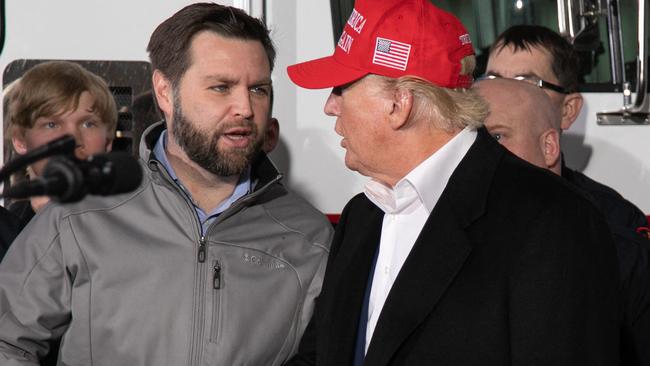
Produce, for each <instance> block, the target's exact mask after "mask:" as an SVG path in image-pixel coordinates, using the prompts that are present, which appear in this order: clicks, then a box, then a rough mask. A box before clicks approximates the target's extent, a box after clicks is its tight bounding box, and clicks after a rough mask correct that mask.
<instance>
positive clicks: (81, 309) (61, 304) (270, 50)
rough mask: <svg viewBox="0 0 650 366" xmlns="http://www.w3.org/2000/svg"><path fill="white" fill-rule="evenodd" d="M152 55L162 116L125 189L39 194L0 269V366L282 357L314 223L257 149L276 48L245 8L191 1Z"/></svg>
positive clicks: (302, 291)
mask: <svg viewBox="0 0 650 366" xmlns="http://www.w3.org/2000/svg"><path fill="white" fill-rule="evenodd" d="M147 49H148V51H149V54H150V58H151V63H152V69H153V70H154V72H153V77H152V81H153V90H154V92H155V96H156V100H157V102H158V106H159V108H160V110H161V111H162V112H163V115H164V117H165V120H164V121H163V122H160V123H158V124H156V125H153V126H151V127H150V128H149V129H148V130H147V131H146V132H145V135H144V137H143V139H142V142H141V147H140V156H141V158H142V165H143V169H144V178H143V182H142V184H141V186H140V187H139V188H138V189H137V190H135V191H134V192H131V193H127V194H121V195H115V196H110V197H97V196H89V197H88V198H86V199H85V200H83V201H81V202H79V203H74V204H68V205H60V204H50V205H48V206H47V207H45V208H44V209H43V210H42V212H39V214H38V215H37V216H36V217H35V218H34V219H33V220H32V221H31V222H30V224H29V225H28V226H27V227H26V228H25V230H24V231H23V232H22V233H21V234H20V236H19V237H18V238H17V239H16V241H15V242H14V244H13V245H12V247H11V248H10V250H9V252H8V253H7V256H6V257H5V259H4V261H3V262H2V264H0V364H2V365H36V364H38V362H39V359H40V358H41V357H43V356H44V355H45V354H47V352H48V350H49V345H50V343H51V341H53V340H56V339H58V338H61V346H60V352H59V359H58V364H59V365H84V366H87V365H129V366H138V365H199V364H201V365H203V364H209V365H278V364H281V363H282V362H283V361H284V360H286V359H287V358H289V357H290V356H291V355H292V354H294V353H295V352H296V349H297V346H298V341H299V340H300V337H301V335H302V333H303V331H304V328H305V327H306V324H307V321H308V320H309V318H310V316H311V312H312V308H313V300H314V298H315V296H316V295H317V294H318V293H319V291H320V286H321V280H322V276H323V271H324V267H325V263H326V257H327V253H328V248H329V242H330V239H331V233H332V231H331V227H330V225H329V223H328V222H327V220H326V219H325V217H324V216H323V215H322V214H320V213H319V212H318V211H317V210H316V209H314V208H313V207H312V206H310V205H309V204H308V203H307V202H306V201H304V200H303V199H301V198H299V197H297V196H296V195H294V194H292V193H290V192H288V191H287V190H286V189H285V187H284V186H283V185H282V184H281V183H280V180H281V178H282V175H281V174H280V173H278V171H277V170H276V169H275V167H274V166H273V164H272V163H271V162H270V160H269V159H268V158H267V157H266V155H265V154H264V153H263V150H268V148H269V146H270V145H272V144H273V141H276V140H277V133H278V129H277V124H276V123H275V121H273V120H272V119H271V118H270V108H271V94H272V85H271V71H272V69H273V62H274V58H275V50H274V47H273V44H272V42H271V40H270V38H269V35H268V30H267V29H266V27H265V26H264V25H263V23H262V22H260V21H259V20H257V19H254V18H251V17H249V16H248V15H246V14H245V13H244V12H242V11H241V10H238V9H235V8H230V7H223V6H220V5H216V4H207V3H204V4H193V5H190V6H187V7H185V8H183V9H182V10H180V11H179V12H178V13H176V14H175V15H173V16H172V17H171V18H169V19H167V20H166V21H164V22H163V23H162V24H161V25H160V26H158V28H157V29H156V30H155V31H154V33H153V35H152V37H151V40H150V42H149V46H148V48H147Z"/></svg>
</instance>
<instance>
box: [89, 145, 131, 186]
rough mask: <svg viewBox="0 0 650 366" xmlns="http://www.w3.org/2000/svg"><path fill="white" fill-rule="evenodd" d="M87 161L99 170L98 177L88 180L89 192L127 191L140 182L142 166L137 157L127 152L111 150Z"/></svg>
mask: <svg viewBox="0 0 650 366" xmlns="http://www.w3.org/2000/svg"><path fill="white" fill-rule="evenodd" d="M88 162H89V163H90V165H92V166H93V169H100V170H101V174H99V178H100V179H98V180H96V181H95V182H94V183H92V182H88V183H89V185H90V186H89V193H91V194H99V195H111V194H119V193H127V192H131V191H133V190H135V189H136V188H138V186H140V183H141V182H142V166H140V163H139V162H138V159H137V158H135V157H133V156H132V155H131V154H129V153H126V152H112V153H108V154H103V155H95V156H93V157H91V159H90V160H89V161H88ZM89 178H90V177H89ZM91 180H92V178H91Z"/></svg>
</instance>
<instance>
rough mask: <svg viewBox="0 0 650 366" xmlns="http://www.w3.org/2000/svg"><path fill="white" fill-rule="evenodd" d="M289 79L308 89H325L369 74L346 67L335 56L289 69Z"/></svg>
mask: <svg viewBox="0 0 650 366" xmlns="http://www.w3.org/2000/svg"><path fill="white" fill-rule="evenodd" d="M287 73H288V74H289V78H290V79H291V81H293V82H294V83H295V84H296V85H298V86H301V87H303V88H306V89H324V88H332V87H335V86H340V85H344V84H347V83H350V82H352V81H355V80H357V79H360V78H362V77H363V76H365V75H367V74H368V72H367V71H364V70H358V69H353V68H350V67H348V66H345V65H343V64H341V63H339V62H337V61H336V60H335V59H334V56H328V57H323V58H319V59H315V60H311V61H307V62H302V63H299V64H295V65H291V66H289V67H287Z"/></svg>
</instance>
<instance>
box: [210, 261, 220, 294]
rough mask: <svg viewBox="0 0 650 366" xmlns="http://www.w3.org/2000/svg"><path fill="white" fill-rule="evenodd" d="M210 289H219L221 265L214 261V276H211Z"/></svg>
mask: <svg viewBox="0 0 650 366" xmlns="http://www.w3.org/2000/svg"><path fill="white" fill-rule="evenodd" d="M212 287H213V288H214V289H216V290H218V289H220V288H221V264H219V261H214V274H213V276H212Z"/></svg>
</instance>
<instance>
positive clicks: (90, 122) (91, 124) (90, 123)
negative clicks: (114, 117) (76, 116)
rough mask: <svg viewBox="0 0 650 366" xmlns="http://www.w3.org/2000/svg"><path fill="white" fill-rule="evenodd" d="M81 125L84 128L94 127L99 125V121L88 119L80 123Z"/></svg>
mask: <svg viewBox="0 0 650 366" xmlns="http://www.w3.org/2000/svg"><path fill="white" fill-rule="evenodd" d="M82 126H83V127H84V128H94V127H97V126H99V123H97V122H96V121H94V120H88V121H85V122H84V123H83V124H82Z"/></svg>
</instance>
